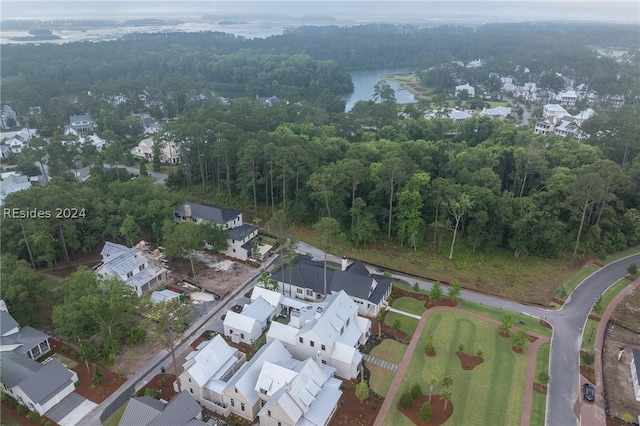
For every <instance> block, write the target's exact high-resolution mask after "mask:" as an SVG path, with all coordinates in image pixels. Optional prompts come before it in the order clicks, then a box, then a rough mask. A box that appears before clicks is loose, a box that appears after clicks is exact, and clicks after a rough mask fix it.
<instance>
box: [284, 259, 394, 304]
mask: <svg viewBox="0 0 640 426" xmlns="http://www.w3.org/2000/svg"><path fill="white" fill-rule="evenodd" d="M324 277H325V271H324V263H323V262H321V261H316V260H313V259H312V258H311V257H309V256H304V255H301V256H298V257H297V258H296V259H295V260H294V262H293V265H292V266H288V265H285V266H284V267H283V268H281V269H279V270H278V271H276V272H275V273H274V274H273V278H274V279H275V280H276V281H277V282H278V285H279V286H280V289H283V291H284V295H285V296H291V297H297V298H299V299H305V300H310V301H319V300H322V299H323V298H324V297H326V296H328V295H330V294H331V293H333V292H338V291H340V290H344V291H345V292H346V293H347V294H348V295H349V296H351V298H352V299H353V300H354V301H355V303H356V304H357V306H358V312H359V313H360V314H361V315H368V316H376V315H378V313H379V312H380V309H382V307H383V306H384V304H385V303H386V300H387V297H389V295H390V294H391V284H392V282H393V281H394V280H393V279H392V278H390V277H385V276H383V275H378V274H372V273H370V272H369V271H368V270H367V268H366V267H365V266H364V265H363V264H362V262H360V261H355V262H353V263H352V264H351V265H348V262H347V259H346V258H344V259H343V262H342V265H334V264H329V267H328V268H327V271H326V293H325V280H324ZM396 281H397V280H396Z"/></svg>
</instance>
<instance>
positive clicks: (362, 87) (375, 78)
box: [343, 68, 418, 111]
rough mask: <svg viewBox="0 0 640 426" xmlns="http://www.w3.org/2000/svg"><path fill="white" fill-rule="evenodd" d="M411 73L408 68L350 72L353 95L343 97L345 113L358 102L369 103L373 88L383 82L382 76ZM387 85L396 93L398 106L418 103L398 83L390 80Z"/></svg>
mask: <svg viewBox="0 0 640 426" xmlns="http://www.w3.org/2000/svg"><path fill="white" fill-rule="evenodd" d="M410 72H411V69H410V68H375V69H370V70H361V71H353V72H351V73H350V74H351V79H352V80H353V93H350V94H349V95H346V96H344V97H343V99H344V100H345V102H346V103H347V105H346V111H351V108H353V106H354V105H355V103H356V102H358V101H369V100H372V99H373V94H374V87H375V85H376V83H378V82H379V81H380V80H383V78H382V76H384V75H390V74H408V73H410ZM386 81H387V84H389V86H391V88H392V89H393V90H395V92H396V100H397V102H398V103H399V104H413V103H416V102H418V101H417V100H416V98H415V96H413V94H412V93H411V92H409V91H407V90H404V89H402V88H401V87H400V85H399V84H398V83H396V82H395V81H391V80H386Z"/></svg>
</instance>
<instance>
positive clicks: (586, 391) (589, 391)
mask: <svg viewBox="0 0 640 426" xmlns="http://www.w3.org/2000/svg"><path fill="white" fill-rule="evenodd" d="M582 397H583V398H584V400H585V401H589V402H593V401H595V399H596V390H595V389H594V388H593V385H592V384H591V383H585V384H584V385H582Z"/></svg>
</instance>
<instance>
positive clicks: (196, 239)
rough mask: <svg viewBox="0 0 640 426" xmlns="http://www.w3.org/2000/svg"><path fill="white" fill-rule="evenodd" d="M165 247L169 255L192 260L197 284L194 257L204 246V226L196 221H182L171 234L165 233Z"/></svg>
mask: <svg viewBox="0 0 640 426" xmlns="http://www.w3.org/2000/svg"><path fill="white" fill-rule="evenodd" d="M164 248H165V253H166V254H167V255H168V256H171V257H181V258H187V259H189V262H191V272H192V273H193V281H194V284H196V285H197V280H196V269H195V266H194V264H193V258H194V257H195V254H196V252H197V251H198V250H202V249H203V248H204V238H203V237H202V228H201V227H200V226H198V225H197V224H196V223H195V222H180V223H179V224H177V225H176V226H175V227H173V229H172V231H171V233H170V234H168V235H165V238H164Z"/></svg>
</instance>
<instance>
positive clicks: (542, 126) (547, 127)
mask: <svg viewBox="0 0 640 426" xmlns="http://www.w3.org/2000/svg"><path fill="white" fill-rule="evenodd" d="M554 128H555V126H554V124H553V120H551V119H548V118H547V119H544V120H542V121H536V124H535V126H534V128H533V133H535V134H536V135H545V136H546V135H550V134H551V133H553V131H554Z"/></svg>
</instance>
